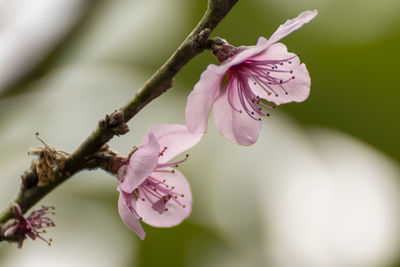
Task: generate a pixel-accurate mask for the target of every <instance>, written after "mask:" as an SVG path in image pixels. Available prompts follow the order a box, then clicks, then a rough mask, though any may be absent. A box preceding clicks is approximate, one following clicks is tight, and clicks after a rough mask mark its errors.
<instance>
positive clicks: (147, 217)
mask: <svg viewBox="0 0 400 267" xmlns="http://www.w3.org/2000/svg"><path fill="white" fill-rule="evenodd" d="M151 176H152V177H153V178H155V179H157V180H160V181H163V180H166V181H165V183H166V184H167V185H168V186H169V188H172V186H173V187H174V189H173V190H172V191H173V192H175V193H177V194H179V196H177V198H175V197H174V196H173V197H172V198H171V199H169V200H168V202H167V203H166V204H165V206H163V205H160V203H156V202H157V201H159V199H158V198H156V197H154V196H151V195H149V196H150V199H151V201H149V199H146V200H145V201H142V200H138V201H137V202H136V210H137V212H138V214H140V216H141V217H142V219H143V222H145V223H147V224H149V225H151V226H155V227H171V226H175V225H177V224H180V223H181V222H182V221H183V220H184V219H186V218H187V217H188V216H189V214H190V212H191V210H192V193H191V191H190V187H189V183H188V181H187V180H186V178H185V177H184V176H183V175H182V174H181V173H180V172H178V171H176V170H175V172H174V173H168V172H165V173H164V172H154V173H152V174H151ZM182 195H183V197H182ZM154 203H156V204H155V205H154ZM162 208H164V212H163V211H162V210H161V209H162ZM165 208H166V209H168V210H167V211H165ZM160 212H161V213H160Z"/></svg>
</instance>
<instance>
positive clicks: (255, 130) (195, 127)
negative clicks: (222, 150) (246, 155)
mask: <svg viewBox="0 0 400 267" xmlns="http://www.w3.org/2000/svg"><path fill="white" fill-rule="evenodd" d="M317 13H318V11H317V10H313V11H305V12H303V13H301V14H300V15H299V16H298V17H296V18H294V19H292V20H288V21H287V22H286V23H285V24H283V25H281V26H279V28H278V29H277V30H276V32H275V33H273V34H272V36H271V37H270V39H269V40H267V39H265V38H263V37H260V38H259V40H258V42H257V44H256V45H255V46H250V47H238V48H236V47H233V46H231V45H229V44H227V43H224V44H219V45H220V47H219V48H218V51H216V52H217V54H216V56H217V58H218V59H219V60H220V61H221V62H222V63H221V65H219V66H217V65H214V64H211V65H209V66H208V67H207V69H206V70H205V71H204V72H203V73H202V74H201V77H200V80H199V81H198V82H197V84H196V85H195V86H194V89H193V91H192V92H191V93H190V95H189V97H188V100H187V104H186V125H187V126H188V128H189V129H190V130H191V131H193V132H196V133H199V132H200V133H204V132H206V131H207V121H208V116H209V113H210V111H211V108H213V117H214V121H215V124H216V125H217V128H218V130H219V132H220V133H221V134H222V135H223V136H225V137H227V138H228V139H229V140H231V141H232V142H234V143H238V144H240V145H251V144H254V143H255V142H256V141H257V139H258V135H259V132H260V129H261V118H260V117H263V116H269V113H268V112H266V111H265V110H268V109H271V108H274V106H272V105H270V104H268V103H267V102H266V101H268V102H273V103H275V104H276V105H280V104H283V103H289V102H293V101H294V102H301V101H304V100H305V99H307V97H308V95H309V92H310V85H311V81H310V76H309V74H308V71H307V69H306V66H305V65H304V64H302V63H300V59H299V57H298V56H297V55H296V54H293V53H290V52H288V51H287V49H286V46H285V45H284V44H282V43H277V42H278V41H279V40H280V39H282V38H283V37H285V36H286V35H288V34H290V33H292V32H293V31H295V30H297V29H299V28H300V27H302V26H303V25H304V24H305V23H308V22H309V21H310V20H312V19H313V18H314V17H315V16H316V15H317ZM214 52H215V51H214ZM265 100H266V101H265Z"/></svg>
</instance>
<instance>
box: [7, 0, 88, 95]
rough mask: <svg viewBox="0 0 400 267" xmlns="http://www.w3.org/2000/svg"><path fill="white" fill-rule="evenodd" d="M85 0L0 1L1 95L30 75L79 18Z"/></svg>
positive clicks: (86, 0) (85, 2)
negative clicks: (3, 91)
mask: <svg viewBox="0 0 400 267" xmlns="http://www.w3.org/2000/svg"><path fill="white" fill-rule="evenodd" d="M87 2H88V0H29V1H26V0H0V69H1V70H2V71H1V72H0V92H1V91H2V90H4V89H7V88H8V87H9V86H11V85H12V84H14V83H15V82H16V81H18V80H19V79H21V78H23V77H24V76H25V75H26V74H27V73H29V72H30V71H31V70H32V69H33V68H34V67H35V66H36V65H37V64H38V63H39V62H41V61H42V60H43V59H44V57H45V56H46V55H47V54H48V52H49V51H51V50H52V49H54V48H55V46H56V45H57V44H58V43H59V42H60V39H62V38H63V37H64V36H65V35H66V34H67V33H68V32H69V30H70V29H71V28H72V27H73V26H74V25H75V23H76V22H77V20H79V19H80V17H81V15H82V13H83V12H82V11H83V10H84V9H85V5H86V4H87Z"/></svg>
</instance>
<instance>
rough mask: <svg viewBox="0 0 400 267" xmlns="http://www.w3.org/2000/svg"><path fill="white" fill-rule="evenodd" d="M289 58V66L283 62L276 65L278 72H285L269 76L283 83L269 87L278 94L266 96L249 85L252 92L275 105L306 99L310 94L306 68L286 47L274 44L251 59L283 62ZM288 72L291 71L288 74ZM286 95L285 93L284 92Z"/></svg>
mask: <svg viewBox="0 0 400 267" xmlns="http://www.w3.org/2000/svg"><path fill="white" fill-rule="evenodd" d="M288 58H291V59H290V60H289V61H290V64H289V63H288V62H283V63H282V65H280V64H277V67H278V68H277V70H278V71H286V72H273V71H271V76H273V77H275V78H277V79H278V80H282V81H284V82H283V83H282V84H278V85H271V86H270V87H271V88H272V89H273V90H274V91H275V92H276V93H277V94H278V96H276V95H275V94H274V93H272V94H269V95H268V94H267V93H266V92H265V90H263V89H262V88H261V87H260V86H258V85H254V84H253V83H250V86H251V87H252V90H253V92H254V93H255V94H256V95H258V96H260V97H261V98H264V99H267V100H268V101H271V102H274V103H275V104H277V105H280V104H283V103H289V102H293V101H294V102H301V101H304V100H306V99H307V98H308V95H309V94H310V86H311V79H310V75H309V74H308V71H307V68H306V66H305V65H304V64H301V63H300V59H299V58H298V57H297V56H296V55H295V54H293V53H289V52H288V51H287V49H286V46H285V45H284V44H282V43H276V44H273V45H271V46H270V47H268V49H267V50H266V51H265V52H263V53H262V54H260V55H257V56H256V57H253V58H252V59H254V60H258V61H262V60H283V59H288ZM289 71H292V73H290V72H289ZM282 87H283V88H284V90H285V91H286V92H287V94H286V93H285V91H284V90H283V88H282Z"/></svg>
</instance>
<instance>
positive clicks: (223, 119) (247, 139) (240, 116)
mask: <svg viewBox="0 0 400 267" xmlns="http://www.w3.org/2000/svg"><path fill="white" fill-rule="evenodd" d="M232 93H233V97H232V104H233V105H234V107H235V108H237V109H238V110H239V109H240V110H242V105H241V103H240V101H239V97H238V95H237V89H236V86H235V88H233V89H232ZM213 117H214V121H215V124H216V125H217V128H218V130H219V133H220V134H221V135H223V136H225V137H226V138H228V139H229V140H230V141H231V142H233V143H238V144H239V145H244V146H249V145H252V144H254V143H255V142H256V141H257V139H258V135H259V133H260V130H261V121H258V120H256V119H253V118H252V117H250V116H249V115H248V114H247V113H246V112H244V111H243V110H242V113H239V112H238V111H237V110H234V109H233V108H232V107H231V106H230V104H229V102H228V95H227V91H225V92H224V93H223V94H221V95H219V96H218V98H217V100H216V101H215V104H214V109H213Z"/></svg>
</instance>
